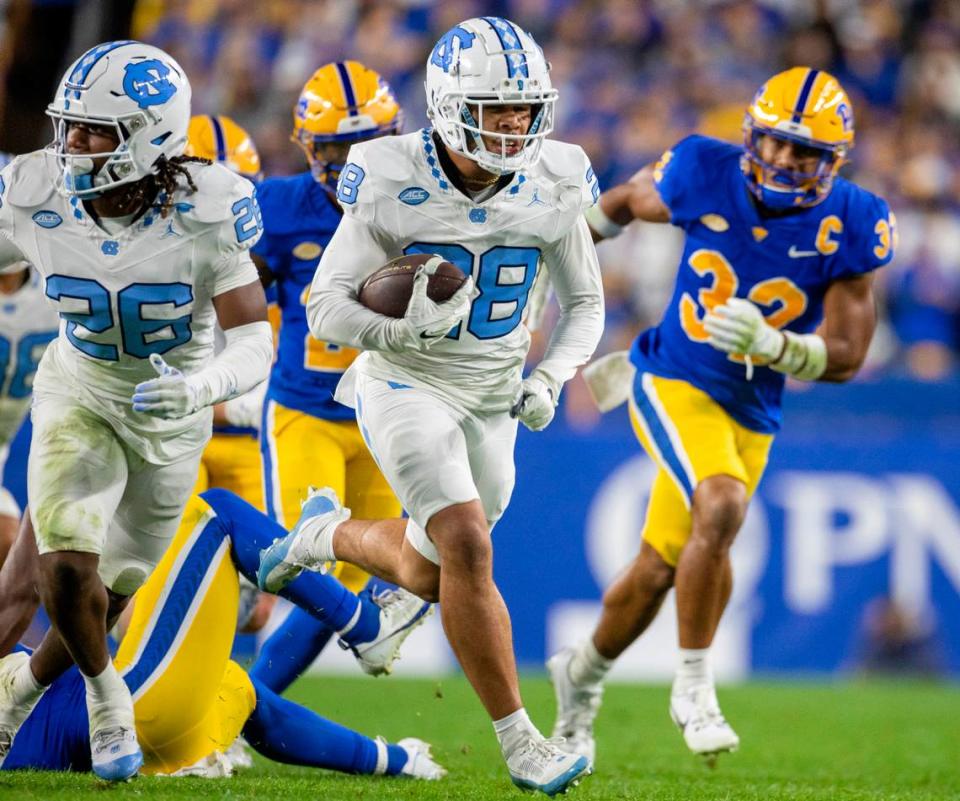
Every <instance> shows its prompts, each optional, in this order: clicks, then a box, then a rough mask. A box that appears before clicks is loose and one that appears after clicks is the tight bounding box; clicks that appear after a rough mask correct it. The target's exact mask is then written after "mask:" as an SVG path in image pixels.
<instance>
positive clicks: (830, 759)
mask: <svg viewBox="0 0 960 801" xmlns="http://www.w3.org/2000/svg"><path fill="white" fill-rule="evenodd" d="M524 692H525V697H526V699H527V704H528V708H529V709H530V712H531V715H532V717H533V718H534V720H535V721H537V722H539V723H540V724H541V725H543V726H544V727H546V726H547V724H548V723H549V721H550V720H552V715H553V702H552V695H551V690H550V687H549V685H548V684H547V682H546V681H545V680H543V679H538V678H528V679H526V680H525V681H524ZM292 696H293V697H295V698H296V699H297V700H300V701H303V702H306V703H308V704H310V705H312V706H313V707H314V708H315V709H317V710H319V711H321V712H322V713H323V714H325V715H326V716H328V717H330V718H333V719H334V720H337V721H340V722H342V723H345V724H347V725H350V726H354V727H356V728H358V729H360V730H361V731H364V732H365V733H369V734H382V735H384V736H386V737H388V738H391V739H399V738H401V737H404V736H410V735H414V736H417V737H421V738H422V739H425V740H428V741H430V742H432V743H434V750H435V755H436V757H437V758H438V760H439V761H440V762H442V763H443V764H444V765H445V766H446V767H447V768H448V769H449V771H450V775H449V776H448V777H447V778H446V779H445V780H444V781H442V782H436V783H425V782H412V781H402V780H392V779H373V778H359V777H350V776H341V775H337V774H332V773H326V772H324V771H317V770H308V769H304V768H290V767H286V766H282V765H275V764H268V763H266V762H263V761H260V762H258V763H257V766H256V768H254V770H252V771H247V772H245V773H241V774H239V775H238V776H236V777H234V778H232V779H224V780H217V781H204V780H200V779H159V778H154V779H145V778H141V779H138V780H136V781H135V782H132V783H130V784H128V785H124V786H120V787H115V786H108V785H105V784H104V783H102V782H98V781H96V780H95V779H94V778H92V777H91V776H77V775H62V774H30V773H24V774H9V773H0V798H4V799H6V798H11V799H14V798H16V799H34V798H36V799H70V800H71V801H75V800H82V799H104V798H110V799H127V798H138V799H147V800H148V801H149V800H150V799H184V798H201V797H202V798H207V797H209V798H230V799H246V798H249V799H256V801H272V799H277V801H315V800H316V801H320V800H321V799H322V800H324V801H341V800H343V801H393V799H444V801H446V799H477V800H478V801H494V799H497V800H499V799H504V798H506V799H509V798H522V797H523V796H522V795H521V794H520V793H519V791H515V790H513V788H512V786H511V785H510V784H509V780H508V778H507V774H506V772H505V771H504V768H503V764H502V762H501V760H500V756H499V753H498V751H497V747H496V741H495V739H494V736H493V732H492V729H491V727H490V724H489V722H488V721H487V720H486V718H485V716H484V714H483V712H482V710H481V708H480V705H479V703H478V702H477V701H476V699H475V698H474V697H473V695H472V693H471V692H470V688H469V687H468V686H467V684H466V683H465V682H464V680H463V679H461V678H450V679H445V680H443V681H442V682H435V681H408V680H399V679H392V680H391V679H380V680H373V679H362V678H357V679H346V678H337V679H318V678H310V679H306V680H304V681H302V682H301V683H300V684H298V685H297V686H296V687H295V688H294V690H293V691H292ZM720 697H721V701H722V703H723V707H724V711H725V713H726V715H727V717H728V718H729V719H730V720H731V722H732V723H733V724H734V725H735V727H736V728H737V730H738V732H739V733H740V736H741V739H742V742H743V745H742V747H741V750H740V752H739V753H737V754H734V755H730V756H727V757H726V758H722V759H721V760H720V763H719V765H718V766H717V768H716V769H715V770H712V771H711V770H709V769H707V768H706V767H704V766H703V765H702V764H701V763H700V762H699V761H698V760H697V759H696V758H694V757H693V756H691V755H690V754H688V753H687V752H686V750H685V748H684V746H683V744H682V741H681V739H680V736H679V734H678V733H677V732H676V731H675V730H674V729H673V727H672V724H671V723H670V721H669V718H668V716H667V713H666V705H667V690H666V688H663V687H647V686H641V687H637V686H631V685H622V684H621V685H618V684H613V685H611V686H610V687H609V688H608V689H607V693H606V698H605V700H604V705H603V709H602V711H601V716H600V721H599V725H598V732H599V738H598V754H599V758H598V765H597V772H596V773H595V774H594V775H593V776H591V777H590V778H588V779H587V780H585V782H584V783H583V784H581V785H580V786H579V787H577V788H576V789H574V790H573V791H572V792H571V794H570V796H568V797H569V798H571V800H572V801H573V799H583V800H584V801H587V800H588V799H611V800H612V799H644V801H659V800H661V799H662V800H663V801H668V800H672V799H696V801H752V800H753V799H756V801H773V800H774V799H796V800H797V801H801V800H802V801H852V800H853V799H876V800H879V799H884V800H885V801H886V800H888V799H889V801H901V800H902V801H907V799H909V800H910V801H920V799H923V800H924V801H926V800H927V799H929V801H943V800H944V799H958V800H960V688H957V687H955V686H953V687H951V686H934V685H922V684H892V683H891V684H886V683H882V684H875V683H858V684H850V683H843V684H835V685H830V684H826V685H825V684H796V683H793V684H781V683H768V684H758V683H755V684H749V685H744V686H741V687H731V688H726V689H722V690H721V694H720Z"/></svg>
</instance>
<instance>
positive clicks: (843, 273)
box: [630, 136, 895, 433]
mask: <svg viewBox="0 0 960 801" xmlns="http://www.w3.org/2000/svg"><path fill="white" fill-rule="evenodd" d="M742 152H743V151H742V148H740V147H737V146H735V145H730V144H727V143H725V142H720V141H718V140H715V139H710V138H707V137H704V136H690V137H688V138H686V139H684V140H682V141H681V142H680V143H679V144H677V145H676V146H675V147H674V148H673V149H672V150H668V151H667V152H666V153H664V155H663V156H662V158H661V159H660V161H659V162H658V163H657V164H656V166H655V168H654V182H655V183H656V186H657V189H658V190H659V192H660V197H661V199H662V200H663V202H664V203H665V204H666V206H667V208H669V210H670V221H671V222H672V223H673V224H674V225H676V226H679V227H680V228H682V229H683V230H684V231H685V232H686V243H685V246H684V250H683V256H682V257H681V261H680V265H679V269H678V272H677V282H676V287H675V288H674V292H673V297H672V298H671V300H670V304H669V306H668V307H667V310H666V312H665V313H664V317H663V320H662V321H661V322H660V324H659V325H658V326H656V327H655V328H651V329H649V330H647V331H644V332H643V333H642V334H640V336H639V337H638V338H637V339H636V341H635V342H634V344H633V348H632V350H631V354H630V355H631V361H633V363H634V365H635V366H636V367H637V369H638V370H640V371H644V372H650V373H653V374H655V375H660V376H663V377H665V378H677V379H682V380H684V381H687V382H688V383H690V384H692V385H693V386H695V387H698V388H699V389H701V390H703V391H704V392H706V393H707V394H708V395H710V396H711V397H712V398H713V399H714V400H716V401H717V402H718V403H719V404H720V405H721V406H722V407H723V408H724V409H726V411H727V412H729V414H730V415H731V416H732V417H733V418H734V419H735V420H736V421H737V422H739V423H741V424H742V425H744V426H746V427H747V428H750V429H752V430H754V431H759V432H763V433H772V432H775V431H777V430H778V429H779V427H780V419H781V410H780V405H781V397H782V394H783V385H784V380H785V377H784V375H783V374H782V373H778V372H776V371H775V370H771V369H770V368H769V367H763V366H758V368H757V369H756V370H755V372H754V374H753V377H752V379H751V380H750V381H747V378H746V376H747V371H746V365H745V363H744V361H743V358H742V357H738V356H728V355H727V354H726V353H723V352H722V351H719V350H717V349H715V348H713V347H712V346H711V345H710V344H709V342H708V341H707V339H708V334H707V331H706V329H705V328H704V325H703V320H704V317H705V316H706V314H707V313H708V311H709V310H710V309H712V308H713V307H714V306H716V305H719V304H722V303H724V302H725V301H727V300H728V299H729V298H731V297H739V298H747V299H748V300H750V301H752V302H753V303H755V304H756V305H757V306H758V307H759V308H760V310H761V311H762V312H763V313H764V315H765V317H766V320H767V322H768V323H769V324H770V325H772V326H774V327H775V328H782V329H787V330H790V331H796V332H797V333H809V332H811V331H813V330H814V329H815V328H816V327H817V326H818V325H819V324H820V321H821V320H822V319H823V299H824V295H825V293H826V291H827V289H828V288H829V286H830V284H831V283H833V282H834V281H838V280H844V279H849V278H855V277H857V276H859V275H863V274H865V273H869V272H871V271H872V270H875V269H877V268H878V267H882V266H883V265H884V264H886V263H887V262H889V261H890V259H891V258H892V256H893V247H894V239H895V229H894V219H893V215H892V214H891V213H890V209H889V208H888V207H887V204H886V202H884V201H883V200H882V199H881V198H879V197H877V196H876V195H873V194H871V193H870V192H868V191H866V190H865V189H862V188H860V187H858V186H857V185H855V184H853V183H850V182H849V181H846V180H844V179H843V178H837V179H836V180H835V182H834V185H833V189H832V191H831V192H830V194H829V195H828V196H827V197H826V199H825V200H823V201H822V202H821V203H819V204H818V205H816V206H812V207H810V208H804V209H798V210H797V211H795V212H791V213H788V214H783V215H781V216H761V214H760V213H759V212H758V211H757V207H756V205H755V204H754V202H753V200H752V198H751V196H750V195H749V194H748V190H747V187H746V183H745V182H744V178H743V173H742V172H741V170H740V157H741V154H742ZM755 365H757V362H755Z"/></svg>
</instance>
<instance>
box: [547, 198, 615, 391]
mask: <svg viewBox="0 0 960 801" xmlns="http://www.w3.org/2000/svg"><path fill="white" fill-rule="evenodd" d="M544 261H545V262H546V263H547V264H548V265H549V267H550V277H551V281H552V285H553V289H554V292H555V293H556V297H557V302H558V303H559V304H560V318H559V320H558V321H557V325H556V327H555V328H554V329H553V334H552V335H551V336H550V342H549V344H548V345H547V350H546V352H545V353H544V356H543V359H542V360H541V361H540V364H538V365H537V367H536V368H535V369H534V371H533V372H534V374H536V375H537V376H539V377H540V378H542V379H543V380H544V381H545V382H546V383H547V385H548V386H549V387H550V388H551V389H552V390H553V393H554V397H555V398H556V397H557V396H558V395H559V394H560V388H561V387H562V386H563V384H564V383H565V382H566V381H568V380H570V379H571V378H573V376H574V374H575V373H576V372H577V368H578V367H580V366H581V365H583V364H586V362H587V360H588V359H589V358H590V356H591V355H592V354H593V351H594V350H595V349H596V347H597V343H598V342H599V341H600V335H601V334H602V333H603V284H602V282H601V280H600V265H599V263H598V262H597V251H596V250H595V249H594V247H593V241H592V240H591V237H590V228H589V227H588V226H587V222H586V220H584V219H583V217H582V216H581V217H580V218H579V219H578V220H577V223H576V225H575V226H574V228H573V229H572V230H571V231H570V232H569V233H568V234H567V235H566V236H565V237H563V238H562V239H560V240H559V241H557V242H556V243H555V244H553V245H551V246H550V248H548V249H547V250H546V251H545V252H544Z"/></svg>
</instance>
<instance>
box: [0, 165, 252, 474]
mask: <svg viewBox="0 0 960 801" xmlns="http://www.w3.org/2000/svg"><path fill="white" fill-rule="evenodd" d="M185 168H186V169H188V170H189V171H190V172H191V174H192V176H193V180H194V183H195V184H196V186H197V191H196V192H190V191H189V190H185V189H183V188H182V183H181V188H179V189H178V190H177V193H176V196H175V197H174V201H175V202H174V205H173V208H172V210H171V211H170V212H169V213H168V214H167V216H166V217H165V218H164V217H162V216H161V215H160V211H159V208H158V207H157V206H154V207H153V208H150V209H148V210H147V211H146V212H145V213H144V214H143V215H142V216H141V217H140V218H139V219H137V220H135V221H134V222H132V223H131V224H130V225H128V226H127V227H125V228H124V229H123V230H121V231H118V232H117V233H113V234H111V233H108V232H107V231H105V230H104V229H103V228H101V227H100V226H99V225H97V223H96V222H95V221H94V220H93V219H92V218H91V216H90V215H89V213H88V211H87V209H86V208H85V206H84V204H83V203H82V202H81V201H79V200H78V199H77V198H75V197H65V196H63V195H61V194H59V193H58V192H57V191H56V188H55V187H56V176H57V173H56V163H55V160H54V159H53V158H52V157H50V156H48V155H47V154H46V153H45V152H44V151H37V152H35V153H30V154H28V155H25V156H20V157H18V158H17V159H15V160H14V161H13V162H11V164H9V165H8V166H7V167H6V168H4V170H3V172H2V173H0V268H2V267H3V266H5V265H6V263H8V262H12V261H15V260H17V258H23V259H26V260H28V261H29V262H30V263H31V264H33V265H34V267H35V268H36V269H37V271H38V272H39V273H40V274H41V275H42V276H43V279H44V288H45V294H46V297H47V299H48V301H49V302H50V303H52V304H53V305H54V306H55V307H56V309H57V311H58V312H59V315H60V334H59V336H58V338H57V340H56V341H55V342H53V343H51V345H50V347H49V348H48V349H47V351H46V353H45V354H44V357H43V360H42V361H41V363H40V367H39V369H38V371H37V375H36V379H35V381H34V389H35V392H36V394H37V396H38V397H40V396H42V395H43V394H45V393H49V394H53V395H59V396H65V397H68V398H77V399H79V400H80V402H82V403H83V404H84V405H85V406H87V407H89V408H90V409H92V410H93V411H95V412H96V413H97V414H98V415H100V416H101V417H103V418H104V419H106V420H107V421H109V422H110V424H111V425H112V427H113V428H114V430H115V431H116V432H117V433H118V434H119V435H120V436H121V437H122V438H123V439H124V441H125V442H127V444H128V445H130V446H131V447H132V448H133V449H134V450H135V451H136V452H138V453H139V454H140V455H141V456H142V457H143V458H145V459H146V460H147V461H149V462H153V463H156V464H168V463H170V462H172V461H177V460H178V459H180V458H182V457H183V456H185V455H186V454H187V453H190V452H193V451H196V450H198V449H199V448H201V447H203V445H204V443H205V442H206V440H207V439H208V438H209V435H210V417H211V414H212V412H211V411H210V410H209V409H202V410H200V411H199V412H197V413H195V414H192V415H188V416H187V417H184V418H181V419H179V420H164V419H162V418H159V417H154V416H151V415H146V414H141V413H139V412H134V411H133V409H132V406H131V397H132V395H133V390H134V387H136V385H137V384H138V383H140V382H141V381H146V380H149V379H152V378H156V375H157V374H156V371H155V370H154V369H153V367H152V366H151V365H150V362H149V357H150V355H151V354H153V353H158V354H161V355H162V356H163V358H164V359H165V360H166V361H167V363H168V364H170V365H172V366H174V367H176V368H178V369H180V370H182V371H183V372H184V373H193V372H196V371H197V370H199V369H201V368H202V367H204V366H205V365H206V364H207V362H208V361H209V360H210V359H211V358H212V356H213V342H214V325H215V322H216V315H215V312H214V308H213V302H212V301H213V298H214V297H215V296H217V295H220V294H223V293H224V292H228V291H230V290H231V289H235V288H237V287H240V286H244V285H246V284H249V283H252V282H255V281H257V272H256V268H255V267H254V266H253V262H252V261H251V260H250V256H249V254H248V253H247V251H248V249H249V248H250V246H251V245H253V243H254V242H256V240H257V238H258V237H259V235H260V231H261V229H262V224H261V221H260V211H259V207H258V206H257V204H256V198H255V196H254V188H253V185H252V184H251V183H250V182H249V181H247V180H246V179H243V178H240V177H239V176H236V175H234V174H233V173H231V172H230V171H229V170H227V169H226V168H224V167H222V166H219V165H215V164H214V165H208V164H199V163H188V164H186V165H185ZM181 181H182V179H181ZM159 201H160V198H158V204H159ZM17 252H19V254H20V255H19V256H17Z"/></svg>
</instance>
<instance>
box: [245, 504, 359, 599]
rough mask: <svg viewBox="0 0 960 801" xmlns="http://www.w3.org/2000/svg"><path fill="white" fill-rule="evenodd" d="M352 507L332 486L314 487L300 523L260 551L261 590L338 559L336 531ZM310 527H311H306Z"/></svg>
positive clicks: (281, 585)
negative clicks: (335, 553)
mask: <svg viewBox="0 0 960 801" xmlns="http://www.w3.org/2000/svg"><path fill="white" fill-rule="evenodd" d="M349 518H350V510H349V509H346V508H344V507H343V505H341V503H340V499H339V498H338V497H337V493H336V492H334V491H333V490H332V489H330V488H329V487H325V488H324V489H320V490H318V489H314V488H313V487H311V488H310V492H309V493H308V495H307V499H306V500H305V501H304V502H303V504H302V506H301V507H300V518H299V519H298V520H297V525H296V526H294V527H293V530H292V531H291V532H290V533H289V534H287V536H286V537H281V538H279V539H276V540H274V541H273V544H272V545H271V546H270V547H269V548H265V549H264V550H262V551H261V552H260V567H259V569H258V570H257V584H258V585H260V589H261V590H266V591H267V592H273V593H276V592H279V591H280V590H282V589H283V588H284V587H286V586H287V585H288V584H289V583H290V582H291V581H293V580H294V579H295V578H296V577H297V576H299V575H300V574H301V573H302V572H303V571H304V570H313V571H321V572H322V571H324V570H325V569H326V568H327V565H328V563H330V562H332V561H335V560H336V556H334V554H333V532H334V531H335V530H336V528H337V526H338V525H339V524H340V523H342V522H343V521H344V520H348V519H349ZM307 527H309V529H310V530H309V531H305V530H304V529H305V528H307Z"/></svg>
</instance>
